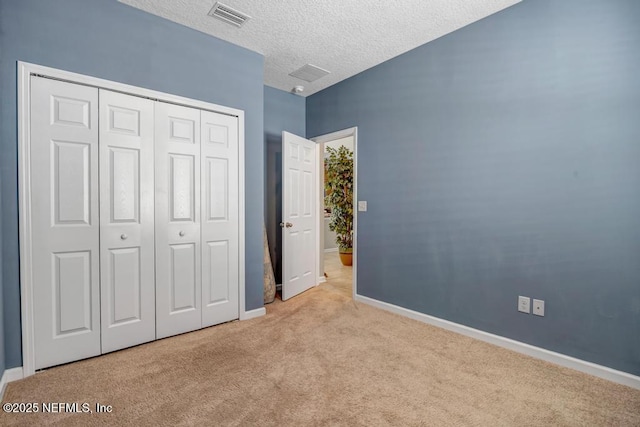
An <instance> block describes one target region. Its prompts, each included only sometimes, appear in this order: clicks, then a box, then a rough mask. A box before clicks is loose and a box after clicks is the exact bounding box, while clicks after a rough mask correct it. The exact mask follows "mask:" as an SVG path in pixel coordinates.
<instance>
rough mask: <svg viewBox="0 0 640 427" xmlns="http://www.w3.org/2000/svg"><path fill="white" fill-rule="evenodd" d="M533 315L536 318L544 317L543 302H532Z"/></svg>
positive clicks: (538, 300) (536, 300)
mask: <svg viewBox="0 0 640 427" xmlns="http://www.w3.org/2000/svg"><path fill="white" fill-rule="evenodd" d="M533 314H535V315H536V316H544V300H541V299H534V300H533Z"/></svg>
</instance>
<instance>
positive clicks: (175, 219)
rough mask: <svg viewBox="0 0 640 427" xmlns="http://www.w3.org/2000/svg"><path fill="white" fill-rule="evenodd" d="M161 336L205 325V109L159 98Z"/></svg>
mask: <svg viewBox="0 0 640 427" xmlns="http://www.w3.org/2000/svg"><path fill="white" fill-rule="evenodd" d="M155 137H156V144H155V152H156V156H155V158H156V164H155V166H156V210H155V215H156V322H157V329H156V335H157V337H158V338H164V337H168V336H171V335H176V334H180V333H182V332H187V331H193V330H195V329H199V328H200V327H201V326H202V304H201V273H200V272H201V264H200V261H201V256H200V250H201V247H200V110H198V109H195V108H187V107H182V106H178V105H173V104H167V103H163V102H157V103H156V111H155Z"/></svg>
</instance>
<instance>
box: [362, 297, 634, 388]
mask: <svg viewBox="0 0 640 427" xmlns="http://www.w3.org/2000/svg"><path fill="white" fill-rule="evenodd" d="M355 300H356V301H359V302H362V303H364V304H367V305H371V306H373V307H376V308H380V309H382V310H386V311H390V312H392V313H395V314H399V315H401V316H404V317H408V318H410V319H414V320H418V321H420V322H423V323H427V324H429V325H433V326H437V327H439V328H443V329H446V330H449V331H452V332H456V333H458V334H461V335H466V336H468V337H471V338H475V339H478V340H480V341H484V342H488V343H490V344H494V345H497V346H499V347H504V348H507V349H509V350H513V351H515V352H518V353H522V354H526V355H527V356H531V357H535V358H536V359H541V360H545V361H547V362H551V363H555V364H556V365H560V366H564V367H566V368H571V369H575V370H576V371H580V372H584V373H586V374H589V375H593V376H596V377H599V378H603V379H605V380H609V381H613V382H615V383H618V384H622V385H626V386H629V387H632V388H635V389H638V390H640V377H638V376H635V375H632V374H629V373H627V372H622V371H618V370H615V369H612V368H608V367H606V366H602V365H598V364H595V363H592V362H587V361H586V360H581V359H576V358H575V357H571V356H567V355H565V354H561V353H556V352H555V351H551V350H546V349H544V348H540V347H536V346H533V345H531V344H526V343H523V342H520V341H516V340H512V339H510V338H505V337H502V336H500V335H494V334H491V333H489V332H484V331H481V330H479V329H474V328H470V327H468V326H464V325H460V324H459V323H454V322H450V321H448V320H444V319H440V318H438V317H434V316H429V315H428V314H424V313H420V312H417V311H413V310H409V309H408V308H404V307H399V306H397V305H393V304H389V303H386V302H383V301H379V300H376V299H373V298H369V297H365V296H363V295H356V296H355Z"/></svg>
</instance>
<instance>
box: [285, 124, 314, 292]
mask: <svg viewBox="0 0 640 427" xmlns="http://www.w3.org/2000/svg"><path fill="white" fill-rule="evenodd" d="M316 175H317V159H316V144H315V142H313V141H309V140H308V139H304V138H301V137H299V136H296V135H293V134H291V133H288V132H282V223H280V226H281V227H282V246H283V256H282V299H283V300H286V299H289V298H291V297H293V296H296V295H298V294H299V293H301V292H304V291H306V290H307V289H309V288H311V287H313V286H315V285H316V281H317V278H318V275H317V273H316V260H315V256H316V234H317V230H316V228H317V213H316V194H315V191H314V190H315V182H316Z"/></svg>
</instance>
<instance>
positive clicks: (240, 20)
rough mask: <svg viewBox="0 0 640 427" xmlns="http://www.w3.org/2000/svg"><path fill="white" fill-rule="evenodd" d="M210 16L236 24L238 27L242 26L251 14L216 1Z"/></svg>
mask: <svg viewBox="0 0 640 427" xmlns="http://www.w3.org/2000/svg"><path fill="white" fill-rule="evenodd" d="M209 16H213V17H214V18H218V19H221V20H223V21H224V22H226V23H227V24H231V25H235V26H236V27H242V25H243V24H244V23H245V22H247V21H248V20H249V19H251V17H250V16H249V15H247V14H244V13H242V12H239V11H237V10H235V9H234V8H232V7H229V6H227V5H226V4H222V3H220V2H216V4H214V5H213V8H212V9H211V10H210V11H209Z"/></svg>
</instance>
